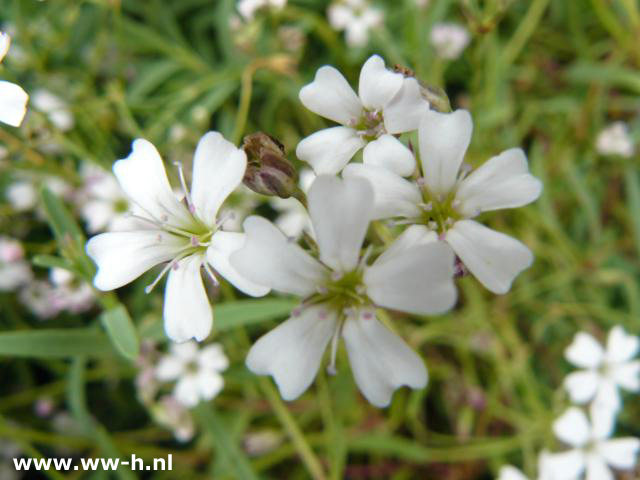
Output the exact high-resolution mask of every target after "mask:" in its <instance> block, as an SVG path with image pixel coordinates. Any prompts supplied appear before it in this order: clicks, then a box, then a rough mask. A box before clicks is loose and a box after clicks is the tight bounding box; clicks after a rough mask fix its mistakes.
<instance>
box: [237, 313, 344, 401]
mask: <svg viewBox="0 0 640 480" xmlns="http://www.w3.org/2000/svg"><path fill="white" fill-rule="evenodd" d="M336 322H337V314H336V312H335V311H333V310H332V309H331V308H328V307H327V306H326V305H316V306H312V307H308V308H305V309H304V310H302V312H301V313H300V315H299V316H292V317H291V318H289V319H288V320H286V321H285V322H283V323H281V324H280V325H278V326H277V327H276V328H274V329H273V330H271V331H270V332H269V333H267V334H266V335H264V336H262V337H260V338H259V339H258V341H257V342H256V343H255V344H254V345H253V347H251V350H249V355H248V356H247V362H246V363H247V367H248V368H249V370H251V371H252V372H253V373H255V374H258V375H271V376H273V379H274V380H275V382H276V383H277V384H278V388H279V389H280V394H281V395H282V398H284V399H285V400H294V399H296V398H297V397H299V396H300V395H301V394H302V393H303V392H304V391H305V390H306V389H307V388H309V385H311V383H312V382H313V379H314V378H315V376H316V374H317V373H318V368H320V362H321V361H322V355H323V354H324V351H325V349H326V348H327V344H328V343H329V340H330V339H331V336H332V335H333V332H334V331H335V328H336Z"/></svg>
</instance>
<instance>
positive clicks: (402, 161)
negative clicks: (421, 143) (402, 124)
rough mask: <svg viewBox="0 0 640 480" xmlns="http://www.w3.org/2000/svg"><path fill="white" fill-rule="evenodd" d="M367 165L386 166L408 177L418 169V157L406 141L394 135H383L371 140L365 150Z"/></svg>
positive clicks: (364, 156)
mask: <svg viewBox="0 0 640 480" xmlns="http://www.w3.org/2000/svg"><path fill="white" fill-rule="evenodd" d="M363 162H364V164H365V165H373V166H378V167H384V168H387V169H389V170H391V171H392V172H394V173H396V174H398V175H400V176H401V177H408V176H409V175H411V174H412V173H413V172H414V171H415V169H416V159H415V158H414V157H413V153H411V150H409V149H408V148H407V147H406V146H405V145H404V143H402V142H401V141H400V140H398V139H397V138H396V137H394V136H393V135H387V134H385V135H382V136H381V137H380V138H378V139H377V140H374V141H373V142H369V143H368V144H367V146H366V147H364V151H363Z"/></svg>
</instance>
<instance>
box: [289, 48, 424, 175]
mask: <svg viewBox="0 0 640 480" xmlns="http://www.w3.org/2000/svg"><path fill="white" fill-rule="evenodd" d="M300 101H301V102H302V104H303V105H304V106H305V107H307V108H308V109H309V110H311V111H312V112H314V113H317V114H318V115H321V116H323V117H325V118H328V119H329V120H333V121H334V122H337V123H340V124H341V125H342V126H339V127H332V128H327V129H324V130H320V131H319V132H316V133H314V134H313V135H310V136H308V137H307V138H305V139H303V140H302V141H301V142H300V143H299V144H298V147H297V148H296V155H297V156H298V158H300V159H301V160H304V161H305V162H308V163H309V164H310V165H311V166H312V167H313V170H314V171H315V172H316V173H317V174H318V175H320V174H336V173H338V172H339V171H340V170H342V169H343V168H344V166H345V165H346V164H347V163H348V162H349V160H350V159H351V157H353V156H354V155H355V154H356V152H357V151H358V150H360V149H361V148H363V147H364V149H365V152H364V153H365V156H366V157H371V156H372V155H371V152H374V151H377V152H380V154H382V152H384V153H386V156H387V157H389V158H392V159H393V161H392V162H391V163H390V164H389V168H393V169H394V170H395V171H396V172H397V173H398V174H399V175H410V174H411V173H412V172H413V170H414V168H415V160H414V158H413V155H412V154H411V152H410V151H409V149H408V148H407V147H406V146H405V145H404V144H403V143H402V142H400V141H399V140H398V139H397V138H396V137H394V135H395V134H399V133H404V132H410V131H412V130H416V129H417V128H418V125H419V124H420V118H421V117H422V115H423V114H424V113H425V112H427V111H429V102H427V101H426V100H424V99H423V98H422V95H421V94H420V85H419V84H418V81H417V80H416V79H415V78H413V77H404V76H403V75H402V74H401V73H396V72H393V71H391V70H388V69H387V68H386V67H385V64H384V60H383V59H382V58H381V57H379V56H378V55H373V56H372V57H370V58H369V59H368V60H367V61H366V62H365V64H364V65H363V66H362V70H360V80H359V84H358V95H356V93H355V92H354V91H353V89H352V88H351V86H350V85H349V83H348V82H347V80H346V79H345V78H344V77H343V76H342V74H341V73H340V72H339V71H338V70H336V69H335V68H333V67H330V66H324V67H321V68H319V69H318V71H317V72H316V76H315V78H314V80H313V82H311V83H310V84H308V85H305V86H304V87H303V88H302V89H301V90H300ZM367 153H369V155H367ZM365 161H366V160H365Z"/></svg>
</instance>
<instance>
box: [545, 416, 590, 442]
mask: <svg viewBox="0 0 640 480" xmlns="http://www.w3.org/2000/svg"><path fill="white" fill-rule="evenodd" d="M553 432H554V433H555V435H556V437H558V438H559V439H560V440H562V441H563V442H564V443H566V444H567V445H571V446H572V447H582V446H584V445H586V443H587V442H588V441H589V438H590V434H591V426H590V425H589V421H588V420H587V416H586V415H585V414H584V412H583V411H582V410H580V409H579V408H578V407H570V408H569V409H567V410H566V411H565V412H564V413H563V414H562V415H561V416H560V417H559V418H558V419H557V420H556V421H555V422H553Z"/></svg>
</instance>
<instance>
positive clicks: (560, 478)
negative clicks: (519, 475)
mask: <svg viewBox="0 0 640 480" xmlns="http://www.w3.org/2000/svg"><path fill="white" fill-rule="evenodd" d="M591 420H592V423H590V422H589V420H588V419H587V416H586V415H585V413H584V412H583V411H582V410H581V409H579V408H577V407H571V408H569V409H568V410H567V411H566V412H565V413H564V414H563V415H562V416H561V417H560V418H558V419H557V420H556V421H555V422H554V424H553V431H554V433H555V434H556V436H557V437H558V438H559V439H560V440H561V441H562V442H564V443H565V444H567V445H568V446H569V447H572V449H571V450H568V451H566V452H562V453H554V454H550V455H549V459H548V468H549V474H550V477H549V478H551V479H553V480H579V479H582V478H583V475H584V478H585V479H586V480H614V473H613V472H612V471H611V469H612V468H614V469H616V470H632V469H633V468H634V467H635V465H636V457H637V454H638V450H640V440H639V439H637V438H634V437H625V438H609V437H610V436H611V433H612V430H611V424H610V423H609V422H608V421H605V422H601V421H599V420H598V418H597V417H594V415H593V414H592V416H591Z"/></svg>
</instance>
